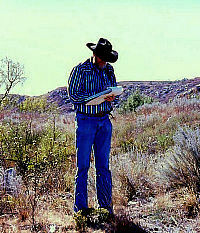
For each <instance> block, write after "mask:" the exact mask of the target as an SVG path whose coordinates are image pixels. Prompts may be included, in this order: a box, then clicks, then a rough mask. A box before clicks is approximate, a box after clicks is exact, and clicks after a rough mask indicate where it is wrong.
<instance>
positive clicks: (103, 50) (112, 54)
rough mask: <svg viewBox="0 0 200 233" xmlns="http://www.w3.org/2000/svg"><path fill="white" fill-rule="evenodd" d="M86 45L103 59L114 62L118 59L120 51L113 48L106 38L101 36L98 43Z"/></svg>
mask: <svg viewBox="0 0 200 233" xmlns="http://www.w3.org/2000/svg"><path fill="white" fill-rule="evenodd" d="M86 46H87V47H88V48H89V49H91V50H92V51H93V52H94V54H95V55H96V56H97V57H99V58H101V60H103V61H106V62H111V63H114V62H116V61H117V59H118V53H117V52H116V51H114V50H112V45H111V43H110V42H109V41H108V40H106V39H104V38H100V39H99V41H98V43H97V44H94V43H87V44H86Z"/></svg>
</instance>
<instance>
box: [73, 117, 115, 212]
mask: <svg viewBox="0 0 200 233" xmlns="http://www.w3.org/2000/svg"><path fill="white" fill-rule="evenodd" d="M111 136H112V124H111V122H110V119H109V117H108V115H106V116H104V117H91V116H86V115H83V114H80V113H77V115H76V155H77V173H76V177H75V203H74V211H75V212H77V211H79V210H81V209H85V208H88V195H87V178H88V170H89V167H90V158H91V151H92V147H93V150H94V158H95V168H96V190H97V199H98V204H99V207H100V208H106V209H108V210H109V212H110V213H112V211H113V210H112V180H111V172H110V170H109V154H110V145H111Z"/></svg>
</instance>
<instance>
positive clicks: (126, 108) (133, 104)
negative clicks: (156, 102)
mask: <svg viewBox="0 0 200 233" xmlns="http://www.w3.org/2000/svg"><path fill="white" fill-rule="evenodd" d="M152 102H153V99H152V98H151V97H147V96H143V95H142V94H141V93H140V92H139V91H138V90H137V91H135V92H134V93H132V94H131V95H130V96H129V97H128V98H127V100H126V101H124V102H122V104H121V106H120V108H119V112H120V113H126V112H133V111H134V112H136V109H137V107H139V106H141V105H143V104H145V103H148V104H150V103H152Z"/></svg>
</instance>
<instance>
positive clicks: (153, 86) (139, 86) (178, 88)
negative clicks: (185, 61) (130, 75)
mask: <svg viewBox="0 0 200 233" xmlns="http://www.w3.org/2000/svg"><path fill="white" fill-rule="evenodd" d="M118 85H120V86H123V90H124V91H123V94H122V95H121V96H120V99H119V102H123V101H125V100H126V99H127V98H128V96H129V95H130V94H131V93H133V92H134V91H136V90H139V91H140V93H141V94H144V95H146V96H150V97H152V98H153V99H155V100H157V101H159V102H168V101H170V100H173V99H174V98H177V97H182V96H185V95H191V94H195V93H200V77H196V78H194V79H183V80H179V81H122V82H118ZM45 96H46V97H47V98H48V100H49V101H50V102H57V103H58V106H59V107H60V108H61V109H62V110H64V111H71V110H72V104H71V103H70V101H69V97H68V95H67V89H66V87H60V88H57V89H55V90H53V91H51V92H49V93H47V94H46V95H45Z"/></svg>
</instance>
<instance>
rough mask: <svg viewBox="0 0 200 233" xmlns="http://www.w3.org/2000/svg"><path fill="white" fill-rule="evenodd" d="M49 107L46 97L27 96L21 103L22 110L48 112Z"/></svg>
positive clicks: (20, 108)
mask: <svg viewBox="0 0 200 233" xmlns="http://www.w3.org/2000/svg"><path fill="white" fill-rule="evenodd" d="M47 109H48V106H47V100H46V99H44V98H33V97H32V98H31V97H29V98H27V99H26V100H24V101H23V102H21V103H20V105H19V110H20V111H21V112H39V113H42V112H46V111H47Z"/></svg>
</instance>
